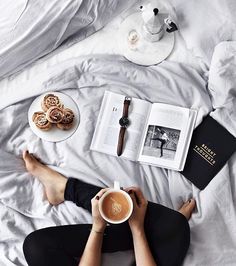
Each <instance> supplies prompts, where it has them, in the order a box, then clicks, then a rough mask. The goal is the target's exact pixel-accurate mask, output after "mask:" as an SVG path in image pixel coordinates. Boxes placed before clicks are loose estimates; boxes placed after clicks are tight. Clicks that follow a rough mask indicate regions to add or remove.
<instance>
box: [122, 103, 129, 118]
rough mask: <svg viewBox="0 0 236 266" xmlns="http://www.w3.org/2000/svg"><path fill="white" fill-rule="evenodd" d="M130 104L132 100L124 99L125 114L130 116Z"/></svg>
mask: <svg viewBox="0 0 236 266" xmlns="http://www.w3.org/2000/svg"><path fill="white" fill-rule="evenodd" d="M129 105H130V100H126V99H125V100H124V107H123V116H124V117H128V114H129Z"/></svg>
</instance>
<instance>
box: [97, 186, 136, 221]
mask: <svg viewBox="0 0 236 266" xmlns="http://www.w3.org/2000/svg"><path fill="white" fill-rule="evenodd" d="M112 192H118V193H121V194H122V195H124V196H125V198H126V199H127V201H128V202H129V212H128V214H127V215H126V216H125V218H124V219H122V220H111V219H109V218H108V217H106V215H105V214H104V212H103V208H102V205H103V201H104V199H105V198H106V197H107V196H108V195H109V194H110V193H112ZM98 207H99V211H100V214H101V216H102V218H103V219H104V220H105V221H107V222H108V223H112V224H120V223H123V222H125V221H127V220H128V219H129V217H130V216H131V214H132V212H133V201H132V199H131V197H130V195H129V194H128V193H127V192H125V191H124V190H121V188H120V185H119V182H117V181H115V182H114V187H113V188H110V189H109V190H108V191H106V192H105V193H104V194H103V195H102V197H101V198H100V200H99V205H98Z"/></svg>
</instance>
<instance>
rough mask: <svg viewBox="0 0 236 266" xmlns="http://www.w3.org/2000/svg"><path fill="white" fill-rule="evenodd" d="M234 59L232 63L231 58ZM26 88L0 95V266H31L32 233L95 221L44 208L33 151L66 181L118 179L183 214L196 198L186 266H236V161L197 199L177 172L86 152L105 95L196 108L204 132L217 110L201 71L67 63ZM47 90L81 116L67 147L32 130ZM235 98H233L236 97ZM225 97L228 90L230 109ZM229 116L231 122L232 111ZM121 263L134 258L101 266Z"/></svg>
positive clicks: (78, 212) (77, 212) (100, 60)
mask: <svg viewBox="0 0 236 266" xmlns="http://www.w3.org/2000/svg"><path fill="white" fill-rule="evenodd" d="M223 48H224V47H221V49H223ZM219 50H220V49H219ZM216 52H217V51H216ZM218 52H219V51H218ZM225 56H227V54H226V55H225ZM230 59H231V60H233V62H235V61H234V60H235V58H234V56H233V57H232V56H231V57H230ZM225 60H227V58H225ZM215 65H217V62H215ZM230 66H231V64H229V67H230ZM214 75H215V77H214ZM214 78H215V79H216V78H218V76H217V74H216V73H214V74H212V78H211V80H212V82H213V81H214ZM221 79H222V80H223V79H224V76H221ZM218 82H219V81H218ZM218 82H217V83H218ZM222 82H223V81H222ZM22 88H24V89H23V90H19V89H18V88H17V87H12V88H11V89H10V90H9V93H7V92H6V93H5V95H3V97H4V99H5V101H4V102H1V105H0V107H1V109H2V110H1V112H0V130H1V136H0V147H1V153H0V195H1V196H0V198H1V200H0V202H1V205H0V216H1V220H2V224H1V229H0V230H1V231H0V233H1V242H0V254H1V256H0V264H1V265H6V266H8V265H26V263H25V261H24V258H23V254H22V243H23V240H24V237H25V236H26V235H27V234H28V233H30V232H31V231H33V230H35V229H38V228H42V227H46V226H51V225H61V224H71V223H87V222H90V221H91V216H90V214H89V213H87V212H86V211H85V210H83V209H81V208H78V207H76V206H75V205H74V204H73V203H70V202H65V203H63V204H61V205H60V206H58V207H51V206H50V205H49V204H48V203H47V201H46V200H45V199H44V198H43V190H42V186H41V184H40V183H39V182H38V180H37V179H36V178H34V177H32V176H30V175H29V174H28V173H27V172H26V171H25V169H24V165H23V162H22V160H21V153H22V151H23V150H24V149H29V151H30V152H32V153H34V154H35V155H36V156H38V157H40V158H41V159H42V160H43V162H45V163H46V164H48V165H50V166H51V167H53V168H54V169H56V170H58V171H60V172H61V173H63V174H64V175H66V176H72V177H75V178H79V179H81V180H83V181H85V182H89V183H92V184H96V185H100V186H110V185H111V184H112V183H113V181H114V180H117V179H118V180H119V181H120V183H121V184H122V185H123V186H124V187H125V186H129V185H138V186H140V187H141V188H142V189H143V190H144V192H145V195H146V196H147V198H148V199H149V200H152V201H154V202H158V203H161V204H163V205H165V206H168V207H170V208H174V209H178V207H179V206H180V205H181V204H182V203H183V202H184V201H185V200H187V199H188V198H189V197H191V196H193V197H195V198H196V201H197V209H196V211H195V213H194V214H193V216H192V219H191V221H190V226H191V245H190V249H189V252H188V254H187V256H186V259H185V265H235V263H236V259H235V258H236V254H235V253H236V252H235V248H236V243H235V242H236V235H235V231H236V216H235V207H234V205H233V201H234V198H235V174H236V173H235V171H236V169H235V155H234V157H233V158H231V160H230V161H229V163H228V164H227V165H226V166H225V167H224V168H223V169H222V171H221V172H220V173H219V174H218V175H217V176H216V177H215V178H214V180H213V181H212V182H211V183H210V184H209V185H208V187H207V188H206V189H205V190H204V191H201V192H200V191H199V190H198V189H197V188H196V187H194V186H193V185H192V184H191V183H190V182H189V181H187V180H186V179H185V178H184V177H183V176H181V175H180V174H179V173H178V172H174V171H169V170H165V169H160V168H157V167H151V166H143V165H140V164H137V163H133V162H130V161H127V160H123V159H120V158H115V157H111V156H108V155H104V154H100V153H97V152H91V151H90V150H89V146H90V143H91V139H92V135H93V131H94V127H95V123H96V118H97V115H98V112H99V108H100V104H101V100H102V96H103V93H104V91H105V90H112V91H115V92H120V93H125V94H127V93H128V94H129V95H131V96H135V97H139V98H142V99H146V100H150V101H153V102H167V103H171V104H176V105H180V106H185V107H194V108H198V109H199V114H198V119H197V124H199V123H200V122H201V120H202V118H203V116H205V115H206V114H207V113H209V112H211V111H212V105H211V101H210V97H209V95H208V93H207V91H206V89H205V82H204V80H203V78H202V77H201V76H200V75H199V74H198V72H197V71H195V70H194V69H192V68H190V67H187V66H185V65H183V64H178V63H173V62H163V63H162V64H160V65H158V66H154V67H149V68H146V67H141V66H137V65H134V64H132V63H130V62H127V61H126V60H125V59H123V58H122V57H119V56H94V57H92V58H90V57H84V58H75V59H72V60H68V61H65V62H63V63H62V64H60V65H58V66H56V67H53V68H51V69H47V71H45V72H42V73H41V74H39V75H38V76H37V77H35V79H34V80H31V81H28V82H26V83H22ZM49 90H50V91H52V90H60V91H63V92H64V93H67V94H68V95H70V96H72V97H73V99H75V101H76V102H77V103H78V106H79V108H80V112H81V123H80V126H79V128H78V130H77V131H76V133H75V134H74V135H73V136H72V137H71V138H70V139H68V140H67V141H64V142H59V143H49V142H45V141H42V140H40V139H39V138H38V137H36V136H35V135H34V134H33V132H32V131H31V130H30V128H29V125H28V121H27V111H28V108H29V106H30V104H31V102H32V101H33V99H34V97H35V96H37V95H39V94H41V93H43V92H46V91H49ZM227 91H228V92H227ZM230 91H231V93H235V89H232V88H231V90H230ZM228 95H229V90H227V89H226V90H225V94H224V97H225V101H227V97H228ZM10 96H12V97H10ZM213 97H215V96H213ZM216 97H217V96H216ZM222 97H223V96H221V98H222ZM8 105H11V106H8ZM4 107H5V108H4ZM3 108H4V109H3ZM231 108H232V107H231ZM229 111H230V114H231V119H234V118H235V116H232V115H235V110H234V109H231V110H229ZM213 114H214V113H213ZM220 114H221V113H220V110H219V111H218V114H216V118H217V119H218V120H219V121H223V120H224V121H226V120H227V113H222V117H221V116H220ZM234 122H235V120H234ZM231 128H232V127H231ZM233 130H234V128H232V131H233ZM232 131H231V132H232ZM234 133H235V132H234ZM114 169H116V171H114ZM157 226H158V225H157ZM118 257H119V259H118ZM120 258H121V259H123V260H124V262H122V263H123V264H124V265H126V264H127V265H129V264H130V261H131V260H132V257H131V253H130V252H127V253H125V254H123V255H122V256H120V255H119V254H113V255H109V256H105V260H104V261H105V262H104V265H114V266H116V265H119V264H120V262H121V261H120Z"/></svg>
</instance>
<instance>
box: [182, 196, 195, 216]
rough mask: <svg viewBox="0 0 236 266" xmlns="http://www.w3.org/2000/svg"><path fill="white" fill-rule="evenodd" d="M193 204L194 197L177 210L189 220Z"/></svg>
mask: <svg viewBox="0 0 236 266" xmlns="http://www.w3.org/2000/svg"><path fill="white" fill-rule="evenodd" d="M195 206H196V201H195V200H194V199H190V200H188V201H187V202H185V203H184V204H183V206H182V207H181V208H180V209H179V212H180V213H182V214H183V215H184V216H185V217H186V218H187V219H188V220H189V219H190V217H191V214H192V212H193V210H194V208H195Z"/></svg>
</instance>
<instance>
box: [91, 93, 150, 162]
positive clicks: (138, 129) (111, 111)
mask: <svg viewBox="0 0 236 266" xmlns="http://www.w3.org/2000/svg"><path fill="white" fill-rule="evenodd" d="M125 96H126V95H121V94H117V93H113V92H108V91H106V92H105V95H104V101H103V104H102V107H101V112H100V114H99V118H98V121H97V126H96V130H95V133H94V137H93V141H92V145H91V149H92V150H97V151H100V152H104V153H107V154H111V155H115V156H116V155H117V144H118V137H119V132H120V125H119V120H120V118H121V117H122V114H123V107H124V99H125ZM127 96H129V95H127ZM151 106H152V104H151V103H149V102H147V101H144V100H140V99H137V98H132V99H131V104H130V106H129V115H128V118H129V121H130V125H129V126H128V128H127V129H126V133H125V138H124V140H125V141H124V147H123V154H122V156H121V157H124V158H128V159H130V160H134V161H136V160H137V158H138V154H139V150H140V145H141V142H142V139H141V137H142V135H143V131H144V128H145V125H146V122H147V118H148V115H149V112H150V109H151Z"/></svg>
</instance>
